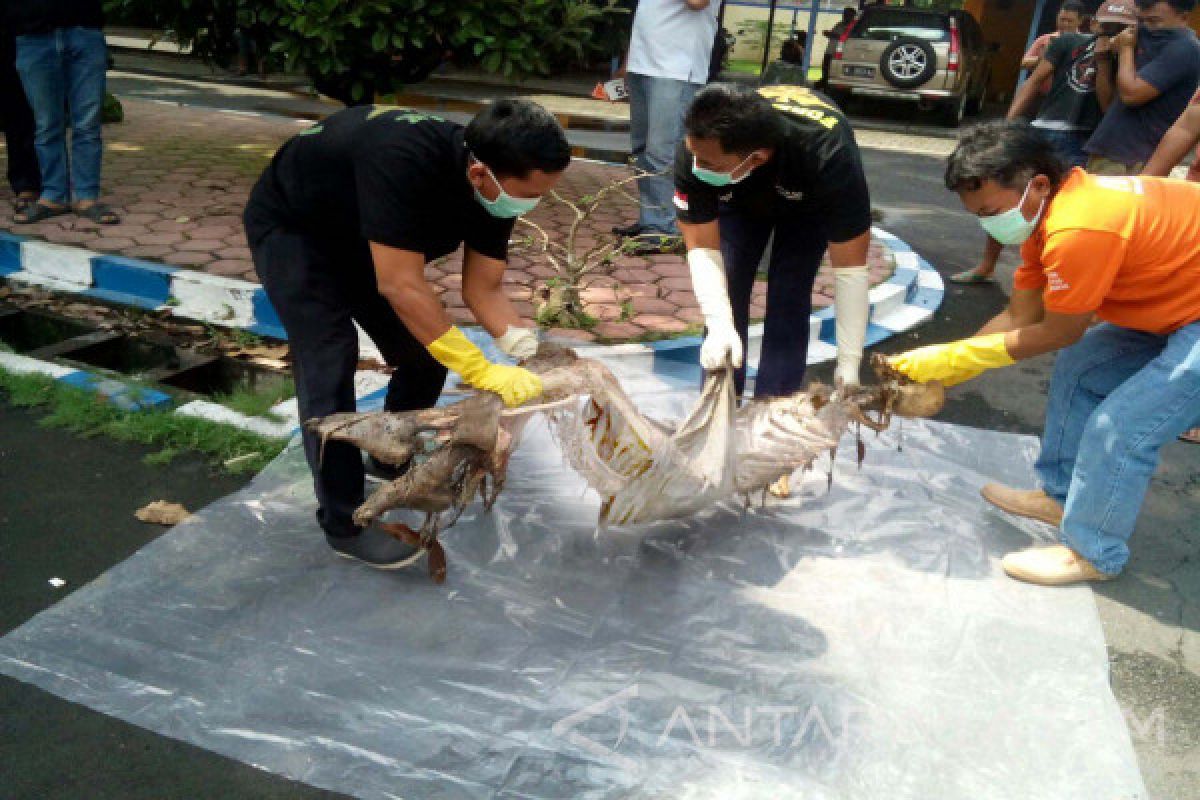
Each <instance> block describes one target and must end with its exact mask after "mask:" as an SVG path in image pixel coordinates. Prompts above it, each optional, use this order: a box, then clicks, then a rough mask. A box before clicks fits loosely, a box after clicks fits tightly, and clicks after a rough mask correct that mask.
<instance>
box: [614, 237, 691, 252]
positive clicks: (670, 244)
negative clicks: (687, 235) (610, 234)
mask: <svg viewBox="0 0 1200 800" xmlns="http://www.w3.org/2000/svg"><path fill="white" fill-rule="evenodd" d="M621 252H622V253H625V254H626V255H631V256H657V255H664V254H674V255H683V254H685V253H686V252H687V247H686V246H684V243H683V237H682V236H679V235H678V234H672V233H643V234H641V235H639V236H635V237H632V238H630V239H626V240H625V243H624V244H623V245H622V247H621Z"/></svg>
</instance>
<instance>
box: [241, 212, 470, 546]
mask: <svg viewBox="0 0 1200 800" xmlns="http://www.w3.org/2000/svg"><path fill="white" fill-rule="evenodd" d="M251 241H252V245H251V248H252V250H253V254H254V267H255V270H256V271H257V272H258V277H259V279H260V280H261V281H262V285H263V288H264V289H266V292H267V297H268V298H270V300H271V304H272V305H273V306H274V307H275V310H276V312H278V314H279V318H280V319H281V320H282V322H283V326H284V328H285V329H286V330H287V334H288V343H289V345H290V346H291V351H292V371H293V374H294V376H295V381H296V399H297V401H298V402H299V407H300V419H301V420H302V421H303V420H308V419H312V418H313V417H323V416H326V415H328V414H334V413H337V412H339V411H354V410H355V397H354V372H355V367H356V366H357V364H358V335H357V333H356V331H355V329H354V322H358V324H359V325H361V326H362V328H363V330H364V331H366V333H367V335H368V336H370V337H371V340H372V341H374V342H375V345H376V346H377V347H378V348H379V350H380V352H381V353H382V354H383V357H384V359H385V360H386V361H387V363H388V365H389V366H392V367H395V368H396V371H395V373H394V374H393V375H392V380H391V383H390V385H389V386H388V392H387V398H386V400H385V401H384V407H385V408H386V409H387V410H388V411H413V410H416V409H421V408H430V407H432V406H433V405H434V403H436V402H437V399H438V395H440V394H441V391H442V386H443V384H444V383H445V381H446V368H445V367H443V366H442V365H441V364H439V363H438V362H437V361H436V360H434V358H433V356H431V355H429V352H428V351H427V350H426V349H425V348H424V346H422V345H421V343H420V342H418V341H417V340H416V339H415V338H414V337H413V336H412V334H411V333H409V332H408V329H407V328H406V327H405V326H404V323H403V322H401V321H400V319H399V318H398V317H397V316H396V313H395V312H394V311H393V310H392V308H391V306H390V305H389V304H388V302H387V301H386V300H385V299H384V298H383V297H382V296H381V295H380V294H379V291H378V290H377V288H376V286H375V277H374V269H373V267H372V265H371V260H370V252H369V250H368V249H367V246H366V243H365V242H363V241H358V242H350V243H346V244H344V245H335V244H332V243H328V242H323V241H320V240H317V239H315V238H312V237H309V236H306V235H304V234H301V233H296V232H293V231H289V230H286V229H284V228H282V227H277V228H273V229H271V230H269V231H267V232H266V233H265V234H261V233H260V234H258V235H255V236H252V237H251ZM304 452H305V455H306V456H307V458H308V465H309V468H310V469H311V470H312V474H313V483H314V487H315V489H316V495H317V503H318V509H317V521H318V522H319V523H320V525H321V527H322V528H323V529H324V530H325V532H326V533H327V534H329V535H330V536H353V535H355V534H356V533H358V528H357V527H355V525H354V523H353V522H352V521H351V516H352V515H353V513H354V509H355V508H357V507H358V506H359V505H360V504H361V503H362V501H363V481H364V474H363V462H362V455H361V453H360V452H359V450H358V448H356V447H354V446H353V445H350V444H346V443H344V442H328V443H327V444H326V445H325V448H324V456H323V457H322V454H321V442H320V439H319V437H317V436H316V435H315V434H311V433H308V432H305V433H304Z"/></svg>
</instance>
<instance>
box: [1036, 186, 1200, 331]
mask: <svg viewBox="0 0 1200 800" xmlns="http://www.w3.org/2000/svg"><path fill="white" fill-rule="evenodd" d="M1021 257H1022V259H1023V260H1024V263H1023V264H1022V265H1021V267H1020V268H1019V269H1018V270H1017V274H1016V278H1015V280H1014V282H1013V285H1014V286H1015V287H1016V288H1018V289H1043V288H1044V291H1043V292H1042V304H1043V305H1044V306H1045V308H1046V310H1047V311H1052V312H1056V313H1060V314H1087V313H1092V312H1094V313H1095V314H1096V316H1098V317H1100V319H1102V320H1104V321H1106V322H1111V323H1112V324H1114V325H1120V326H1121V327H1122V328H1131V329H1133V330H1138V331H1146V332H1147V333H1157V334H1166V333H1171V332H1172V331H1175V330H1178V329H1179V328H1181V327H1183V326H1184V325H1187V324H1189V323H1192V322H1195V321H1197V320H1200V184H1195V183H1188V182H1187V181H1175V180H1170V179H1167V178H1144V177H1128V178H1125V177H1108V176H1100V175H1089V174H1088V173H1086V172H1084V171H1083V170H1082V169H1079V168H1076V169H1073V170H1071V173H1070V175H1068V176H1067V179H1066V180H1065V181H1064V182H1063V185H1062V187H1061V188H1060V189H1059V190H1058V193H1057V194H1056V195H1055V196H1054V197H1053V199H1052V200H1051V201H1050V203H1049V204H1048V206H1047V208H1046V211H1045V214H1044V215H1043V218H1042V222H1041V224H1040V225H1039V226H1038V229H1037V230H1036V231H1035V232H1034V234H1033V236H1031V237H1030V238H1029V240H1028V241H1027V242H1026V243H1025V244H1024V246H1022V248H1021Z"/></svg>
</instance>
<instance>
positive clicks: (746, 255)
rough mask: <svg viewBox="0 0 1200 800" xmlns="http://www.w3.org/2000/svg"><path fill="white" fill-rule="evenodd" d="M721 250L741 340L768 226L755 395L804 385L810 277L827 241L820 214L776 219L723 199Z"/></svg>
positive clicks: (741, 384) (740, 381)
mask: <svg viewBox="0 0 1200 800" xmlns="http://www.w3.org/2000/svg"><path fill="white" fill-rule="evenodd" d="M718 224H719V225H720V229H721V255H722V257H723V258H724V259H725V271H726V274H727V276H728V278H729V304H730V306H731V307H732V309H733V324H734V325H735V326H736V327H737V332H738V335H739V336H741V337H742V342H743V343H744V342H746V341H747V339H746V332H747V328H748V327H749V323H750V294H751V292H752V291H753V289H754V278H755V275H756V274H757V272H758V265H759V263H760V262H761V261H762V256H763V251H764V250H765V249H766V246H767V240H768V239H770V237H771V233H772V231H774V233H775V238H774V240H773V243H772V246H771V259H770V262H769V265H768V267H767V313H766V318H765V319H764V321H763V327H764V330H763V340H762V352H761V353H760V355H759V359H758V376H757V378H756V379H755V384H754V396H755V397H781V396H783V395H788V394H792V393H794V392H798V391H799V390H800V389H801V388H803V382H804V371H805V368H806V366H807V362H808V337H809V316H810V315H811V313H812V290H813V283H814V281H816V278H817V270H818V269H820V267H821V258H822V257H823V256H824V255H825V250H826V249H827V248H828V246H829V239H828V237H827V235H826V233H825V226H824V224H823V223H822V222H821V220H820V219H814V218H799V219H788V220H776V219H773V218H771V217H765V216H755V215H751V214H747V213H744V212H740V211H737V210H735V209H733V208H731V207H730V206H727V205H725V204H722V206H721V210H720V219H719V223H718ZM735 379H736V386H737V393H738V396H741V394H742V391H743V389H744V388H745V385H746V368H745V366H742V368H740V369H738V370H737V372H736V373H735Z"/></svg>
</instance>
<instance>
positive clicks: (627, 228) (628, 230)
mask: <svg viewBox="0 0 1200 800" xmlns="http://www.w3.org/2000/svg"><path fill="white" fill-rule="evenodd" d="M645 230H646V229H645V228H643V227H642V225H641V223H639V222H634V223H633V224H631V225H614V226H613V229H612V232H613V233H615V234H616V235H617V236H637V235H638V234H640V233H644V232H645Z"/></svg>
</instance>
